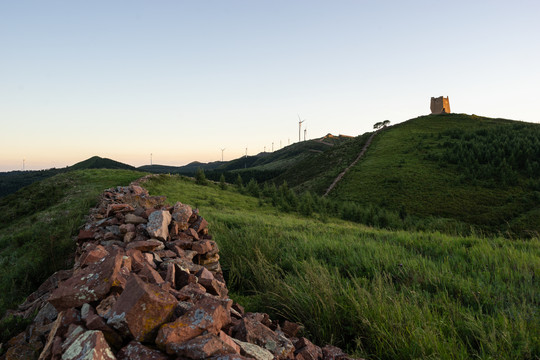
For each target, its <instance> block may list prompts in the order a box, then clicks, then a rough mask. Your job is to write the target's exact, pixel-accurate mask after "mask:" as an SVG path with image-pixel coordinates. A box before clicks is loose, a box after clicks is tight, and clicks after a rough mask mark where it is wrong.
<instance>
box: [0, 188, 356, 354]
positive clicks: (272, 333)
mask: <svg viewBox="0 0 540 360" xmlns="http://www.w3.org/2000/svg"><path fill="white" fill-rule="evenodd" d="M142 181H144V178H143V179H142V180H139V182H134V183H132V184H131V185H130V186H128V187H117V188H113V189H108V190H106V191H105V192H104V193H103V194H102V196H101V200H100V202H99V204H98V206H97V207H96V208H94V209H92V210H91V212H90V216H89V219H88V221H87V223H86V225H85V226H84V228H83V229H81V230H80V232H79V234H78V236H77V239H76V240H77V251H76V257H75V263H74V266H73V268H72V269H70V270H62V271H58V272H56V273H55V274H53V275H52V276H51V277H49V279H48V280H46V281H45V282H44V283H43V284H42V285H41V286H40V287H39V289H38V290H37V291H36V292H34V293H33V294H31V295H30V296H29V297H28V298H27V299H26V301H25V302H24V303H23V304H22V305H20V306H19V309H18V310H17V311H16V312H12V313H11V314H12V315H15V316H22V317H24V318H28V317H30V316H32V315H33V314H35V313H36V312H37V316H36V317H35V318H34V320H33V322H32V324H31V325H29V326H28V327H27V328H26V330H25V331H23V332H22V333H20V334H19V335H17V336H15V337H14V338H12V339H11V340H9V341H8V342H7V343H5V344H0V349H1V347H4V349H7V351H6V352H5V354H4V355H2V356H0V360H14V359H39V360H42V359H43V360H45V359H55V360H56V359H62V360H82V359H96V360H97V359H119V360H124V359H134V360H138V359H141V360H142V359H150V360H165V359H203V358H212V359H223V360H226V359H245V358H254V359H265V360H266V359H268V360H270V359H303V360H308V359H321V360H322V359H325V360H326V359H349V357H348V356H347V355H346V354H345V353H344V352H343V351H342V350H341V349H339V348H337V347H334V346H331V345H327V346H325V347H322V348H321V347H318V346H316V345H314V344H312V343H311V342H310V341H309V340H308V339H306V338H304V337H297V334H298V333H299V330H300V328H301V327H300V325H298V324H295V323H291V322H288V321H285V322H282V323H278V322H277V321H275V320H274V321H273V320H271V319H270V318H269V316H268V315H267V314H263V313H249V312H247V313H246V312H244V309H243V308H242V306H240V305H239V304H236V303H234V302H233V300H231V299H230V298H229V297H228V290H227V287H226V284H225V280H224V278H223V273H222V270H221V266H220V264H219V249H218V245H217V243H216V242H215V241H213V240H212V236H211V235H210V234H209V232H208V223H207V222H206V220H205V219H204V218H203V217H201V216H200V215H199V213H198V210H197V209H192V208H191V207H190V206H189V205H186V204H182V203H180V202H178V203H176V204H174V205H173V206H171V205H169V204H167V203H166V199H165V197H162V196H150V195H149V194H148V192H147V191H146V190H145V189H144V188H142V187H141V186H140V184H141V183H142Z"/></svg>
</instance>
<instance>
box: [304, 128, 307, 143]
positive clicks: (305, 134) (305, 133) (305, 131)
mask: <svg viewBox="0 0 540 360" xmlns="http://www.w3.org/2000/svg"><path fill="white" fill-rule="evenodd" d="M306 136H307V129H304V141H306Z"/></svg>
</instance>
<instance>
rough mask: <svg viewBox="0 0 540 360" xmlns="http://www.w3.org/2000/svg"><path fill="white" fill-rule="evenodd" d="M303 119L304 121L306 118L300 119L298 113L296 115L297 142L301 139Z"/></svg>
mask: <svg viewBox="0 0 540 360" xmlns="http://www.w3.org/2000/svg"><path fill="white" fill-rule="evenodd" d="M297 115H298V114H297ZM304 121H306V119H304V120H302V119H300V115H298V142H300V141H302V136H301V135H302V123H303V122H304Z"/></svg>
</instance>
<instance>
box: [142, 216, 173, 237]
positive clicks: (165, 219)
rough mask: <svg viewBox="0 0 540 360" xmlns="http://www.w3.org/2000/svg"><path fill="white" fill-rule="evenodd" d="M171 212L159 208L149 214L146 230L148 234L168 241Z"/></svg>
mask: <svg viewBox="0 0 540 360" xmlns="http://www.w3.org/2000/svg"><path fill="white" fill-rule="evenodd" d="M171 219H172V218H171V214H170V213H169V212H168V211H165V210H157V211H154V212H152V213H151V214H150V215H149V216H148V223H147V224H146V231H147V232H148V235H150V236H151V237H154V238H156V239H158V240H161V241H166V240H167V238H168V237H169V224H170V223H171Z"/></svg>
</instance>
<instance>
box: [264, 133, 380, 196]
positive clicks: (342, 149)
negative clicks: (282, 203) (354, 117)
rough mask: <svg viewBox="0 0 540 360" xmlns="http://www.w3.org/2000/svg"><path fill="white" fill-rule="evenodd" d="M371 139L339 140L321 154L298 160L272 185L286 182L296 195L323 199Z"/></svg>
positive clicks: (366, 136)
mask: <svg viewBox="0 0 540 360" xmlns="http://www.w3.org/2000/svg"><path fill="white" fill-rule="evenodd" d="M370 135H371V134H370V133H366V134H364V135H361V136H358V137H355V138H350V139H349V138H346V139H340V140H339V142H337V143H336V145H335V146H333V147H329V148H326V149H325V151H324V152H323V153H319V154H310V156H306V157H305V158H304V159H301V161H298V162H297V163H295V164H294V166H292V167H290V168H288V169H287V170H286V171H285V172H284V173H283V174H282V175H280V176H278V177H276V178H275V179H274V182H275V183H276V184H277V185H279V184H281V183H282V182H283V181H287V183H288V184H289V186H290V187H292V188H294V189H295V190H297V191H299V192H302V191H306V190H307V191H310V192H313V193H315V194H319V195H322V194H324V193H325V191H326V189H327V188H328V187H329V186H330V184H332V182H333V181H334V179H335V178H336V176H338V175H339V173H340V172H342V171H343V170H344V169H345V168H347V166H349V165H350V164H351V162H353V161H354V159H356V157H357V156H358V153H360V151H361V150H362V147H363V146H364V144H365V143H366V141H367V139H368V138H369V136H370ZM329 140H335V139H329ZM327 141H328V140H327Z"/></svg>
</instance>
